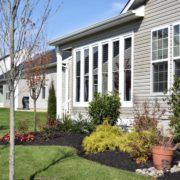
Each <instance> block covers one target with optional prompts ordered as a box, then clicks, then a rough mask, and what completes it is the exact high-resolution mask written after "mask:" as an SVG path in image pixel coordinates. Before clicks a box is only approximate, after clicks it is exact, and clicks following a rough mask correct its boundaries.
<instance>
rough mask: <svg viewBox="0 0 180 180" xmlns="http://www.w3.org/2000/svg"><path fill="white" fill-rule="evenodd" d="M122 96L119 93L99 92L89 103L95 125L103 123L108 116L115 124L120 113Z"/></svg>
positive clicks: (112, 123)
mask: <svg viewBox="0 0 180 180" xmlns="http://www.w3.org/2000/svg"><path fill="white" fill-rule="evenodd" d="M120 107H121V103H120V98H119V95H118V94H115V93H114V94H109V93H105V94H100V93H97V94H96V95H95V96H94V98H93V100H92V101H91V102H90V103H89V107H88V112H89V115H90V117H91V118H92V120H93V123H94V124H95V125H99V124H102V123H103V121H104V119H106V118H108V119H109V123H110V124H111V125H115V124H116V122H117V119H118V117H119V115H120Z"/></svg>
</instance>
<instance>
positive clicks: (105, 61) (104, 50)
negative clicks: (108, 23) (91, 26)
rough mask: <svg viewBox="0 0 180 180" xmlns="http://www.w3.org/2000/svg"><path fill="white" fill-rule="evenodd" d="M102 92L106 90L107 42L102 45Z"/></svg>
mask: <svg viewBox="0 0 180 180" xmlns="http://www.w3.org/2000/svg"><path fill="white" fill-rule="evenodd" d="M102 53H103V54H102V57H103V59H102V92H103V93H105V92H107V87H108V44H104V45H103V46H102Z"/></svg>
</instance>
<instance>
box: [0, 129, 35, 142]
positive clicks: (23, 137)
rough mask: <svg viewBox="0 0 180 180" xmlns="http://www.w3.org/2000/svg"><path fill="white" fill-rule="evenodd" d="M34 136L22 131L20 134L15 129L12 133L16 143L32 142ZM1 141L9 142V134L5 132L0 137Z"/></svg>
mask: <svg viewBox="0 0 180 180" xmlns="http://www.w3.org/2000/svg"><path fill="white" fill-rule="evenodd" d="M34 139H35V137H34V135H33V134H32V133H24V134H20V133H19V132H17V131H15V133H14V140H15V142H16V143H23V142H32V141H34ZM0 141H1V142H7V143H9V142H10V134H9V133H6V134H5V135H4V136H3V137H2V138H0Z"/></svg>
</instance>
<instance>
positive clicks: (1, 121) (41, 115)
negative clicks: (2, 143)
mask: <svg viewBox="0 0 180 180" xmlns="http://www.w3.org/2000/svg"><path fill="white" fill-rule="evenodd" d="M15 116H16V124H17V122H18V120H21V119H27V120H28V121H29V131H32V130H33V112H26V111H16V113H15ZM37 117H38V121H44V122H45V121H46V113H45V112H37ZM8 131H9V109H7V108H0V136H2V135H4V134H5V133H7V132H8Z"/></svg>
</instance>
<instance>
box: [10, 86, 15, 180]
mask: <svg viewBox="0 0 180 180" xmlns="http://www.w3.org/2000/svg"><path fill="white" fill-rule="evenodd" d="M12 86H14V85H12ZM14 115H15V113H14V91H11V92H10V149H9V180H14V179H15V178H14V177H15V175H14V163H15V162H14V121H15V118H14V117H15V116H14Z"/></svg>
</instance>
